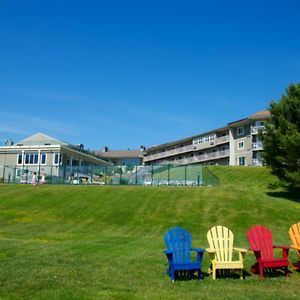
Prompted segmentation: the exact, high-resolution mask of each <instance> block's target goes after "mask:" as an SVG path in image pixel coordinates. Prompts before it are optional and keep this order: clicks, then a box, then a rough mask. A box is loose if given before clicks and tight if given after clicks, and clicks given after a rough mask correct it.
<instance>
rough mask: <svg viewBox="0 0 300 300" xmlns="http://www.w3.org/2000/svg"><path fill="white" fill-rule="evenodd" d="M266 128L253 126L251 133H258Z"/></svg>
mask: <svg viewBox="0 0 300 300" xmlns="http://www.w3.org/2000/svg"><path fill="white" fill-rule="evenodd" d="M264 129H265V126H252V127H251V133H252V134H258V133H259V132H260V131H263V130H264Z"/></svg>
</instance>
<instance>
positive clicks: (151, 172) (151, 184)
mask: <svg viewBox="0 0 300 300" xmlns="http://www.w3.org/2000/svg"><path fill="white" fill-rule="evenodd" d="M151 185H153V163H152V164H151Z"/></svg>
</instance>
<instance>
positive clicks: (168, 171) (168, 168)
mask: <svg viewBox="0 0 300 300" xmlns="http://www.w3.org/2000/svg"><path fill="white" fill-rule="evenodd" d="M169 183H170V165H169V164H168V185H169Z"/></svg>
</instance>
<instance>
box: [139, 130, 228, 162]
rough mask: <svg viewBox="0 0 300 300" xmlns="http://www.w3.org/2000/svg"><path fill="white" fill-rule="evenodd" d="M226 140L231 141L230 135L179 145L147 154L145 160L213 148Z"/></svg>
mask: <svg viewBox="0 0 300 300" xmlns="http://www.w3.org/2000/svg"><path fill="white" fill-rule="evenodd" d="M226 142H229V135H226V136H222V137H219V138H217V139H216V140H215V141H210V142H204V143H202V144H195V145H187V146H184V147H178V148H175V149H172V150H168V151H164V152H160V153H155V154H151V155H149V156H145V157H144V161H145V162H147V161H151V160H156V159H162V158H166V157H168V156H174V155H178V154H182V153H186V152H190V151H197V150H201V149H206V148H211V147H214V146H216V145H219V144H222V143H226Z"/></svg>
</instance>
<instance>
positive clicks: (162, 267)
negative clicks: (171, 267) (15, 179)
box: [0, 167, 300, 299]
mask: <svg viewBox="0 0 300 300" xmlns="http://www.w3.org/2000/svg"><path fill="white" fill-rule="evenodd" d="M211 170H212V171H213V172H214V173H215V174H216V175H217V176H218V177H219V178H220V182H221V184H220V186H218V187H201V188H199V187H138V186H137V187H132V186H50V185H45V186H38V187H37V188H34V187H33V186H31V185H0V211H1V214H0V299H20V298H22V299H174V298H177V299H201V298H207V299H230V298H233V299H234V298H239V299H252V298H255V297H256V298H259V299H261V298H265V299H286V298H290V299H296V298H298V297H299V291H298V290H299V280H300V273H298V272H293V273H292V274H291V276H290V277H289V278H285V277H284V276H274V277H272V276H270V277H267V278H266V279H265V280H264V281H261V280H259V277H258V276H257V275H253V274H251V273H246V279H245V280H244V281H241V280H239V279H233V278H227V279H219V280H217V281H215V282H213V281H212V279H211V278H210V277H208V276H205V278H204V280H203V281H202V282H198V281H197V280H190V281H177V282H175V283H174V284H171V282H170V279H169V278H168V277H167V276H166V274H165V272H166V270H167V259H166V258H165V256H164V254H163V253H162V252H163V250H164V248H165V246H164V241H163V234H164V233H165V231H166V230H167V229H168V228H169V227H171V226H174V225H180V226H183V227H185V228H186V229H188V230H189V231H190V232H191V233H192V235H193V245H194V246H196V247H204V248H205V247H207V246H208V244H207V240H206V233H207V231H208V229H209V228H210V227H211V226H214V225H218V224H220V225H225V226H228V227H229V228H230V229H231V230H232V231H233V232H234V234H235V244H236V246H237V247H245V248H249V246H248V242H247V239H246V231H247V229H248V228H249V227H250V226H251V225H253V224H264V225H266V226H268V227H270V228H271V229H272V231H273V235H274V240H275V242H276V244H290V241H289V237H288V229H289V227H290V225H292V224H293V223H296V222H300V199H299V198H300V197H299V196H298V195H289V194H288V193H285V192H284V191H273V190H269V189H268V185H269V184H270V183H274V182H276V179H275V178H274V177H272V176H271V175H270V173H269V171H268V170H267V169H265V168H251V167H247V168H246V167H244V168H239V167H212V168H211ZM290 260H291V261H296V255H295V253H294V252H292V251H291V253H290ZM254 262H255V258H254V256H253V255H252V254H250V253H249V254H247V255H246V259H245V270H246V271H249V267H250V266H251V264H253V263H254ZM203 264H204V269H203V271H204V272H206V271H207V268H208V267H209V265H210V261H209V257H208V255H207V254H205V255H204V259H203Z"/></svg>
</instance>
